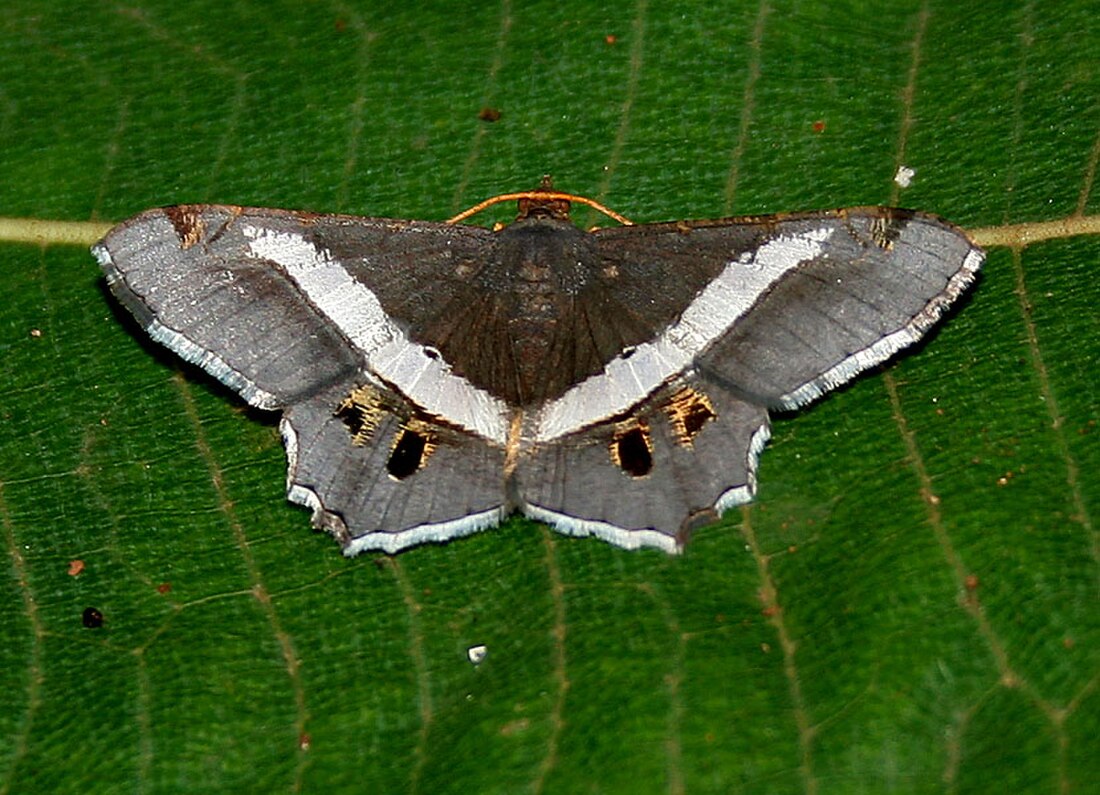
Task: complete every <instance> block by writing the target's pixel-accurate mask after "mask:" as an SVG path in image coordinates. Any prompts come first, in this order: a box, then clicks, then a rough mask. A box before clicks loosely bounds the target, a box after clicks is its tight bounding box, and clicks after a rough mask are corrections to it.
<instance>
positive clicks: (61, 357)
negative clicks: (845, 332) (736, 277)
mask: <svg viewBox="0 0 1100 795" xmlns="http://www.w3.org/2000/svg"><path fill="white" fill-rule="evenodd" d="M1098 19H1100V15H1098V14H1097V13H1096V8H1095V4H1094V3H1089V2H1054V3H1047V4H1018V3H1013V2H993V3H984V4H979V5H974V4H971V5H969V6H968V5H966V4H962V3H947V2H931V1H930V2H925V3H920V2H908V1H907V2H899V3H890V4H875V3H861V2H849V3H841V4H837V3H820V4H815V3H775V4H772V3H768V2H766V0H765V2H763V3H761V4H751V5H750V4H744V5H741V4H738V5H729V6H726V7H722V8H720V9H716V8H714V7H709V6H703V5H700V4H690V3H682V2H681V3H670V4H656V3H652V4H646V3H645V2H639V3H636V4H634V5H632V6H629V7H624V6H621V5H618V6H616V5H614V4H608V3H581V4H561V3H550V2H542V1H540V2H534V3H511V2H509V1H508V0H505V2H503V3H502V4H501V5H499V6H497V7H477V8H476V9H475V8H471V9H469V10H466V11H464V12H456V11H455V10H454V6H453V5H452V4H444V3H437V4H434V7H425V5H424V4H406V5H396V6H393V7H389V8H383V7H379V6H376V5H368V4H364V5H363V7H362V8H358V7H356V6H355V5H352V4H344V3H339V2H338V3H331V4H325V3H285V4H281V3H263V4H259V3H257V4H245V3H224V2H211V0H197V2H191V3H169V2H164V1H163V0H155V1H153V0H150V2H144V3H141V4H140V5H139V6H137V7H132V6H119V5H116V4H110V3H102V2H87V1H85V2H71V3H65V4H49V5H47V4H43V3H36V2H31V1H30V0H10V2H8V3H7V4H6V6H5V8H4V9H3V11H0V74H3V75H4V78H3V80H2V81H0V163H2V166H3V168H2V170H0V174H2V175H3V179H2V180H0V215H4V216H12V217H29V218H37V219H56V220H64V221H82V220H121V219H122V218H124V217H126V216H128V215H130V214H132V213H134V212H137V211H139V210H141V209H144V208H146V207H149V206H155V205H160V204H170V203H177V202H196V201H198V202H202V201H211V202H213V201H218V202H229V203H237V204H258V205H267V206H285V207H305V208H310V209H314V210H318V211H341V212H359V213H364V214H372V215H386V216H395V217H410V218H429V219H442V218H446V217H448V216H449V215H451V214H452V213H454V212H457V211H458V210H461V209H463V208H464V207H465V206H467V205H469V204H472V203H474V202H476V201H477V200H479V199H482V198H485V197H487V196H490V195H492V194H495V193H500V192H507V191H515V190H523V189H528V188H532V187H534V186H535V184H536V183H537V181H538V179H539V177H540V176H541V175H542V174H544V173H550V174H553V176H554V178H555V184H556V186H557V187H559V188H561V189H563V190H569V191H572V192H575V193H581V194H585V195H589V196H593V197H594V198H598V199H600V200H602V201H604V202H606V203H608V204H609V205H610V206H612V207H614V208H615V209H617V210H618V211H620V212H622V213H624V214H625V215H627V216H629V217H631V218H633V219H635V220H639V221H643V220H665V219H670V218H687V217H708V216H716V215H721V214H726V213H732V212H741V213H761V212H773V211H782V210H796V209H807V208H814V207H824V206H839V205H847V204H867V203H900V204H902V205H907V206H915V207H919V208H921V209H925V210H930V211H933V212H937V213H940V214H942V215H944V216H947V217H949V218H951V219H952V220H955V221H957V222H958V223H961V224H963V225H965V226H968V227H999V226H1002V225H1005V224H1017V223H1027V222H1042V221H1050V220H1058V219H1064V218H1070V219H1073V218H1076V217H1078V216H1080V215H1082V214H1085V215H1087V214H1089V213H1093V214H1095V213H1097V212H1098V210H1100V207H1098V200H1097V198H1096V194H1097V190H1096V187H1095V177H1096V173H1097V161H1098V154H1100V144H1098V140H1100V139H1098V130H1100V103H1098V99H1097V98H1098V97H1100V62H1098V61H1097V59H1096V53H1097V52H1100V23H1098ZM483 107H492V108H496V109H499V111H500V113H501V117H500V119H499V120H498V121H496V122H487V121H483V120H480V119H479V118H478V114H479V111H480V110H481V109H482V108H483ZM900 164H904V165H908V166H910V167H912V168H914V169H915V170H916V175H915V178H914V181H913V184H912V186H911V187H909V188H906V189H904V190H903V189H900V188H899V187H898V186H896V185H895V184H894V183H893V181H892V180H893V175H894V173H895V171H896V169H897V167H898V166H899V165H900ZM502 212H504V211H502ZM506 215H507V213H506V212H504V216H506ZM580 215H581V216H582V218H581V220H582V221H584V220H591V221H593V222H594V221H595V220H596V219H595V217H593V218H591V219H584V218H583V215H584V214H583V213H581V214H580ZM490 220H491V219H490ZM2 251H3V253H4V255H5V262H6V266H5V268H4V275H5V280H6V283H5V287H6V290H5V300H4V302H3V305H2V306H0V352H2V354H0V355H2V357H3V358H2V363H3V371H4V376H3V378H2V379H0V420H2V423H3V425H2V428H0V529H2V537H3V548H4V553H5V554H6V556H7V560H8V565H7V567H6V568H5V569H4V572H3V576H2V578H0V600H2V601H0V604H3V606H4V609H3V610H2V611H0V694H2V695H0V792H29V791H39V792H54V791H56V792H63V791H67V792H73V791H81V792H89V791H103V792H120V791H154V792H172V793H175V792H180V791H189V790H194V791H202V792H211V791H230V792H231V791H256V792H268V791H285V790H307V789H308V790H310V791H364V790H369V791H378V792H402V791H411V792H424V793H436V792H466V793H468V792H478V793H487V792H508V793H513V792H525V791H531V792H540V791H541V792H569V793H572V792H578V791H582V792H583V791H591V792H665V791H671V792H693V793H695V792H722V793H725V792H749V793H756V792H760V793H764V792H767V793H783V792H822V793H826V792H829V793H831V792H874V793H879V792H938V791H947V792H988V791H993V790H1000V791H1018V792H1066V791H1074V792H1084V791H1086V789H1087V788H1088V787H1090V786H1094V785H1090V784H1089V783H1088V782H1090V781H1092V782H1095V781H1096V780H1097V776H1098V775H1100V770H1098V767H1100V766H1098V765H1097V762H1096V755H1095V738H1096V736H1097V735H1098V734H1100V703H1098V698H1100V694H1098V690H1097V681H1098V670H1100V653H1098V651H1097V649H1098V641H1100V631H1098V621H1097V615H1098V611H1097V597H1098V595H1100V573H1098V562H1100V560H1098V559H1100V540H1098V535H1097V530H1096V527H1095V521H1096V518H1095V517H1096V516H1097V514H1098V503H1097V500H1098V486H1100V478H1097V477H1096V472H1098V471H1100V445H1098V444H1097V438H1098V437H1097V434H1098V429H1097V419H1098V413H1100V412H1098V408H1097V404H1098V401H1097V389H1096V385H1097V372H1098V371H1100V321H1098V313H1097V306H1098V304H1100V287H1098V284H1100V280H1098V279H1097V278H1096V276H1097V272H1098V271H1097V265H1098V263H1100V240H1098V239H1097V238H1096V237H1095V236H1091V237H1090V236H1079V237H1064V238H1060V239H1054V240H1050V241H1047V242H1042V243H1037V244H1033V245H1029V246H1026V247H1022V248H1021V247H1016V248H994V249H992V250H991V251H990V257H989V261H988V265H987V267H986V269H985V271H984V274H983V277H982V279H981V280H980V283H979V284H978V285H977V287H976V289H974V290H973V291H972V292H971V293H970V295H969V297H968V298H967V300H965V301H964V302H963V306H961V307H960V309H959V310H958V311H957V312H955V313H953V314H952V316H951V317H950V318H948V319H947V321H946V322H945V323H944V324H942V325H941V327H940V328H939V330H938V332H937V333H935V334H934V335H933V336H932V338H931V339H930V340H929V341H928V342H927V343H926V344H923V345H921V346H919V349H918V350H915V351H912V352H910V353H909V354H908V355H906V356H903V357H901V358H899V359H898V360H896V361H895V362H893V363H891V364H890V365H889V366H888V367H886V368H885V369H884V371H880V372H876V373H871V374H869V375H868V376H866V377H864V378H861V379H859V380H858V381H857V382H856V383H855V384H853V385H852V386H851V387H849V388H847V389H844V390H842V391H840V392H839V393H837V394H834V395H833V396H831V397H829V398H827V399H825V400H823V401H821V402H820V403H819V404H818V405H816V406H814V407H813V408H812V409H810V410H808V411H805V412H803V413H800V414H798V415H796V416H782V417H778V418H776V421H775V423H774V438H773V441H772V443H771V445H770V448H769V450H768V451H766V452H765V454H764V456H763V458H762V461H761V467H760V472H759V476H760V489H759V497H758V499H757V501H756V502H755V503H754V504H753V505H752V506H750V507H747V508H746V509H744V510H742V511H735V512H733V513H731V514H729V515H727V517H726V519H725V520H724V521H723V522H722V523H721V524H719V525H715V526H712V527H709V528H706V529H704V530H702V531H700V532H699V533H697V535H696V538H695V539H694V541H693V543H692V544H691V545H690V546H689V547H688V549H687V551H686V553H685V554H684V555H683V556H681V557H677V558H670V557H666V556H664V555H662V554H661V553H657V552H634V553H631V552H625V551H622V550H619V549H616V548H612V547H610V546H608V545H605V544H602V543H600V542H597V541H595V540H583V539H566V538H563V537H560V536H557V535H553V534H552V533H550V532H549V531H547V530H546V529H545V528H543V527H542V526H540V525H537V524H535V523H532V522H527V521H521V520H513V521H510V522H509V523H507V524H506V525H505V526H503V527H502V528H500V529H499V530H497V531H493V532H489V533H484V534H481V535H480V536H477V537H473V538H470V539H468V540H464V541H461V542H456V543H453V544H449V545H446V546H432V547H425V548H421V549H416V550H412V551H409V552H406V553H403V554H402V555H400V556H398V557H396V558H392V559H391V558H386V557H377V558H371V557H367V556H363V557H360V558H357V559H354V560H346V559H344V558H343V557H341V556H340V554H339V552H338V549H337V547H336V545H335V544H334V543H333V542H332V541H331V540H330V539H328V538H327V537H325V536H323V535H320V534H317V533H313V532H311V531H310V530H309V529H308V514H307V513H306V512H305V511H303V510H301V509H300V508H297V507H294V506H291V505H289V504H287V503H286V502H285V501H284V476H285V461H284V457H283V452H282V448H281V444H280V442H279V439H278V434H277V431H276V429H275V426H274V421H273V419H272V418H271V417H268V416H262V415H259V414H257V413H255V412H252V411H249V410H246V409H244V408H243V407H242V404H241V402H240V401H239V400H237V399H236V398H234V397H233V396H232V395H230V394H229V393H228V392H227V390H225V389H223V388H221V387H220V386H218V385H217V384H214V383H212V382H211V381H210V379H208V378H206V377H205V376H203V375H202V374H201V373H199V372H197V371H195V370H194V369H192V368H185V367H182V366H181V365H180V364H179V363H178V362H177V361H176V360H175V359H174V358H173V357H172V356H170V355H168V354H166V353H165V352H164V351H162V350H161V349H160V348H159V347H158V346H156V345H154V344H152V343H150V342H148V341H147V340H146V339H145V338H144V336H143V334H142V333H141V332H140V330H139V329H137V328H135V326H134V324H133V323H132V322H130V321H128V320H127V319H126V317H124V313H122V312H120V311H119V309H118V308H117V307H116V306H115V305H114V304H113V303H112V302H111V301H110V300H109V299H108V298H107V296H106V294H105V291H104V289H103V284H102V279H101V277H100V274H99V270H98V268H97V267H96V265H95V262H94V261H93V259H92V258H91V256H90V255H89V254H88V253H87V251H86V250H85V249H83V248H76V247H70V246H64V245H53V246H46V247H43V246H32V245H26V244H16V243H5V244H3V249H2ZM71 561H82V562H83V570H82V571H81V572H80V573H79V574H75V573H72V572H73V571H74V570H75V569H72V568H71V566H72V565H73V564H71V563H70V562H71ZM89 606H94V607H97V608H98V609H100V610H101V611H102V612H103V614H104V616H105V623H104V625H103V627H101V628H98V629H91V628H85V627H84V626H82V623H81V614H82V612H83V611H84V609H85V608H86V607H89ZM478 644H484V645H486V646H487V648H488V656H487V658H486V659H485V661H484V662H482V663H481V664H480V665H478V666H474V665H472V664H471V663H470V662H469V661H468V659H467V649H468V648H469V647H471V646H475V645H478ZM1090 748H1092V749H1093V750H1092V751H1090V750H1089V749H1090Z"/></svg>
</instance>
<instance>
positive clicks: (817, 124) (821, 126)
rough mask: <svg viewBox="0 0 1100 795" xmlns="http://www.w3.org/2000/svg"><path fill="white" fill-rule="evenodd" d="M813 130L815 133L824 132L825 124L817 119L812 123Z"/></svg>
mask: <svg viewBox="0 0 1100 795" xmlns="http://www.w3.org/2000/svg"><path fill="white" fill-rule="evenodd" d="M813 129H814V132H815V133H820V132H825V122H823V121H822V120H821V119H818V120H817V121H815V122H814V123H813Z"/></svg>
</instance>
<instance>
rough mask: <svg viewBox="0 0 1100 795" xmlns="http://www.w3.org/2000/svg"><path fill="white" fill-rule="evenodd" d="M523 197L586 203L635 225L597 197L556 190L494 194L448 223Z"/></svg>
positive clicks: (624, 223) (630, 224)
mask: <svg viewBox="0 0 1100 795" xmlns="http://www.w3.org/2000/svg"><path fill="white" fill-rule="evenodd" d="M521 199H528V200H533V201H567V202H576V203H577V204H586V205H588V206H589V207H591V208H592V209H594V210H597V211H598V212H601V213H603V214H604V215H606V216H607V217H608V218H611V219H613V220H615V221H618V222H619V223H620V224H622V225H623V226H633V225H634V222H633V221H631V220H630V219H629V218H626V217H625V216H622V215H619V214H618V213H617V212H615V211H614V210H612V209H610V208H609V207H605V206H603V205H602V204H600V203H599V202H598V201H596V200H595V199H589V198H588V197H586V196H575V195H573V194H572V193H561V192H559V191H555V190H527V191H522V192H520V193H502V194H500V195H499V196H493V197H492V198H491V199H486V200H485V201H483V202H479V203H478V204H475V205H474V206H473V207H471V208H469V209H468V210H463V211H462V212H460V213H459V214H458V215H456V216H454V217H453V218H448V219H447V223H449V224H457V223H458V222H459V221H465V220H466V219H467V218H469V217H470V216H471V215H477V214H478V213H479V212H481V211H482V210H484V209H486V208H488V207H492V206H493V205H494V204H500V203H501V202H510V201H519V200H521Z"/></svg>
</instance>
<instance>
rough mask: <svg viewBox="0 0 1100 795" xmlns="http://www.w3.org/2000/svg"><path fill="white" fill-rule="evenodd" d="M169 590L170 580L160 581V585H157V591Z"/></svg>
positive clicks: (166, 591)
mask: <svg viewBox="0 0 1100 795" xmlns="http://www.w3.org/2000/svg"><path fill="white" fill-rule="evenodd" d="M171 590H172V583H170V582H162V583H161V584H160V585H158V586H157V593H168V592H169V591H171Z"/></svg>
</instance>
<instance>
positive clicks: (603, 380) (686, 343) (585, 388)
mask: <svg viewBox="0 0 1100 795" xmlns="http://www.w3.org/2000/svg"><path fill="white" fill-rule="evenodd" d="M832 234H833V229H832V228H830V227H820V228H818V229H810V230H808V231H806V232H802V233H799V234H795V235H784V236H782V237H777V238H775V239H774V240H769V241H768V242H767V243H765V244H764V245H762V246H761V247H760V248H759V249H757V250H755V251H750V252H745V253H744V254H742V255H741V256H740V257H739V258H738V259H736V260H731V261H730V262H728V263H726V267H725V269H724V270H723V271H722V273H720V274H719V275H718V278H716V279H715V280H714V281H712V282H711V283H710V284H708V285H707V286H706V287H705V288H704V289H703V290H702V291H701V292H700V293H699V295H697V296H696V297H695V299H694V300H693V301H692V302H691V303H690V304H688V307H687V309H685V310H684V312H683V314H681V315H680V319H679V320H678V321H676V322H675V323H674V324H672V325H671V326H669V327H668V328H667V329H665V331H664V332H663V333H662V334H661V335H660V336H659V337H657V339H655V340H653V341H652V342H646V343H643V344H641V345H639V346H637V347H636V348H634V349H633V350H628V351H625V352H623V353H621V354H619V355H618V356H616V357H615V358H614V359H612V360H611V361H610V362H608V363H607V365H606V366H605V367H604V369H603V372H601V373H598V374H596V375H593V376H590V377H588V378H586V379H585V380H584V381H582V382H581V383H579V384H577V385H576V386H574V387H572V388H571V389H569V391H567V392H566V393H565V394H564V395H562V396H561V397H560V398H558V399H557V400H555V401H553V402H551V403H548V404H547V405H546V406H545V407H544V408H543V409H542V411H541V412H540V413H539V418H538V425H537V431H536V434H535V441H537V442H549V441H551V440H553V439H556V438H558V437H559V436H564V435H566V434H569V433H573V432H574V431H578V430H580V429H581V428H584V427H585V426H587V425H591V424H592V423H595V422H599V421H600V420H603V419H606V418H607V417H611V416H614V415H616V414H620V413H622V412H624V411H626V410H627V409H629V408H630V407H631V406H633V405H634V404H635V403H637V402H638V401H640V400H642V399H644V398H645V397H646V396H647V395H649V394H650V393H651V392H652V391H653V390H655V389H656V388H657V387H659V386H660V385H661V384H662V383H664V382H665V381H666V380H667V379H669V378H671V377H673V376H674V375H676V374H677V373H680V372H682V371H683V370H685V369H686V368H687V367H689V366H690V365H691V362H692V361H693V360H694V359H695V358H696V357H697V356H699V355H700V354H701V353H702V352H703V351H704V350H705V349H706V348H707V347H708V346H709V345H711V344H712V343H713V342H714V341H715V340H717V339H718V338H719V337H721V336H722V335H723V334H725V333H726V332H727V331H728V330H729V329H730V327H731V326H732V325H733V324H734V323H735V322H737V320H739V319H740V318H742V317H744V315H745V313H747V312H748V311H749V309H751V308H752V306H753V304H755V303H756V300H757V299H758V298H759V297H760V295H761V294H762V293H764V292H765V291H766V290H767V289H768V288H769V287H770V286H771V285H773V284H774V283H775V282H777V281H778V280H779V279H780V278H781V277H782V276H783V275H784V274H786V273H788V272H789V271H791V270H793V269H794V268H797V267H798V266H799V265H800V264H801V263H803V262H807V261H808V260H812V259H814V258H815V257H818V256H819V255H820V254H821V252H822V249H823V248H824V244H825V242H826V241H827V240H828V239H829V237H830V236H832Z"/></svg>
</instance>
